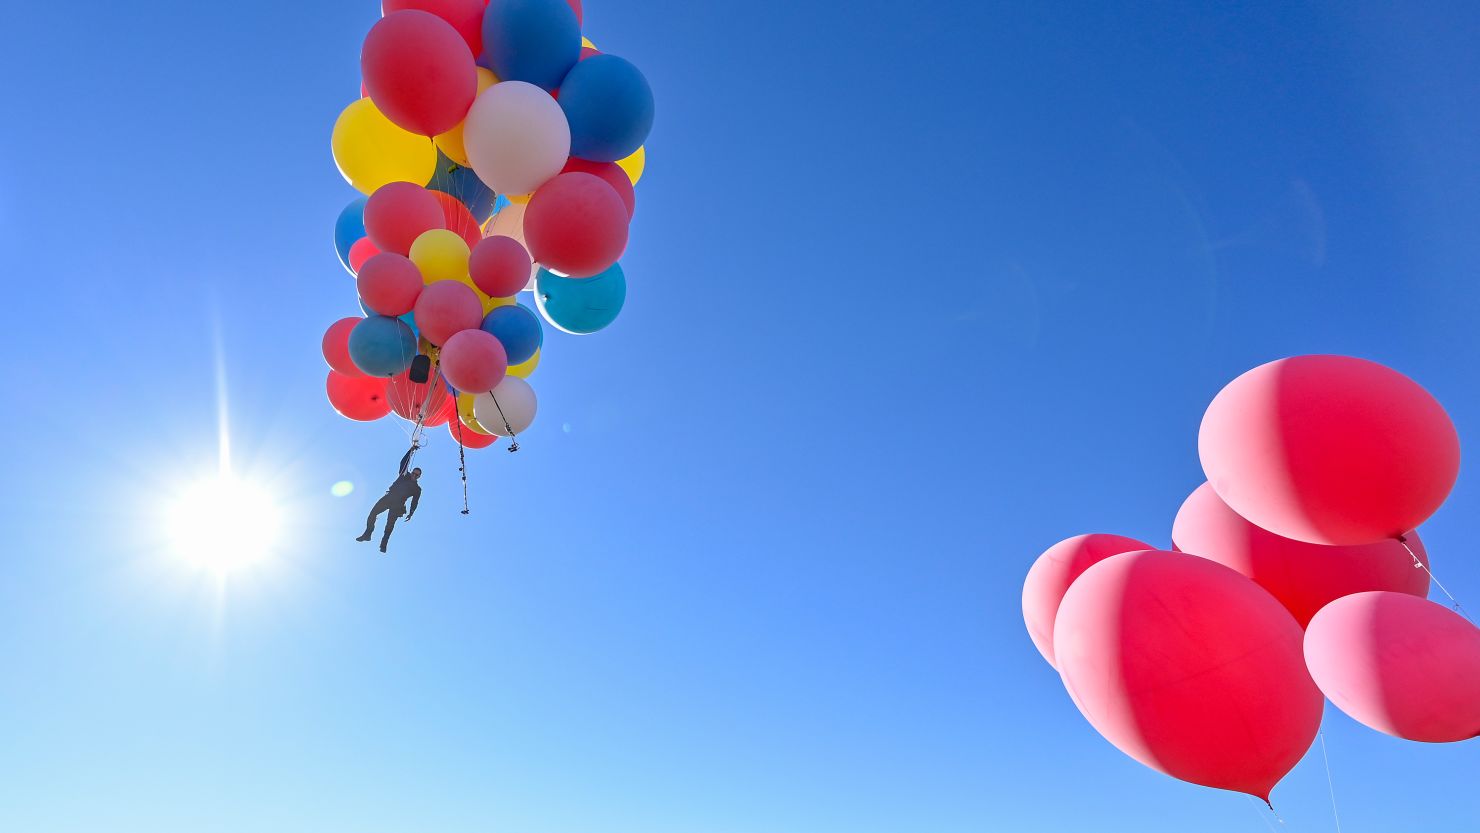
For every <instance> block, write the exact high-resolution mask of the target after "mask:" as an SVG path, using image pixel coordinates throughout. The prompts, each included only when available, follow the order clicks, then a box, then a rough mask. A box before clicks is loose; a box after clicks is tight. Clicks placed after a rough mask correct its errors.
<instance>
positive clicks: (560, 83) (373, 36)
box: [323, 0, 653, 448]
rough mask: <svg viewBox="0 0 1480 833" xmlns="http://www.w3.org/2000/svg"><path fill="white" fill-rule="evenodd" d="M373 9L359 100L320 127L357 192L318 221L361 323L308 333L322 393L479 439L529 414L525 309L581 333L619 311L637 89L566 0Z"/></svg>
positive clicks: (640, 140) (501, 432) (640, 150)
mask: <svg viewBox="0 0 1480 833" xmlns="http://www.w3.org/2000/svg"><path fill="white" fill-rule="evenodd" d="M382 8H383V13H384V14H383V16H382V17H381V19H380V20H379V21H378V22H377V23H376V24H375V25H374V26H373V27H371V29H370V32H369V34H368V35H367V36H366V38H365V43H364V47H363V49H362V50H361V53H360V68H361V72H362V75H363V78H364V85H363V87H362V90H361V97H360V99H359V100H357V101H355V102H353V103H352V104H350V105H349V106H348V107H346V108H345V109H344V111H343V112H342V113H340V115H339V119H338V121H336V122H335V124H334V133H333V140H332V147H333V153H334V161H335V163H336V164H337V165H338V167H339V171H340V173H341V174H343V176H344V178H345V179H346V180H347V181H348V182H349V183H350V184H351V185H353V186H354V187H355V188H356V189H358V190H359V191H361V192H362V193H363V195H364V196H361V197H360V198H358V199H356V200H354V201H353V202H351V203H350V204H349V205H348V206H347V207H346V208H345V209H344V211H343V212H341V214H340V216H339V220H338V222H337V223H336V224H335V228H334V244H335V248H336V250H337V251H338V253H339V258H340V261H341V262H342V263H343V264H344V267H345V268H346V269H347V270H349V272H350V274H351V275H353V276H354V277H355V284H356V288H357V290H358V293H359V299H360V307H361V309H362V311H363V312H364V316H363V317H352V318H345V319H341V320H339V321H336V322H335V323H334V324H333V325H331V326H330V327H329V329H328V331H327V332H326V333H325V334H324V339H323V351H324V358H325V359H326V360H327V361H328V363H329V367H330V368H331V369H330V372H329V378H328V382H327V391H328V396H329V402H330V403H331V404H332V405H333V406H334V408H335V410H337V411H338V412H339V413H340V414H342V415H344V416H346V417H348V418H350V419H354V420H362V421H369V420H375V419H379V418H381V417H383V416H386V415H387V414H389V413H391V412H394V413H396V414H397V415H399V416H401V417H402V418H404V419H408V420H411V421H413V422H418V423H419V424H422V425H427V426H437V425H441V424H443V423H446V424H447V425H448V426H449V430H450V431H452V433H453V434H454V436H455V437H457V438H458V439H459V441H460V442H461V443H462V444H463V445H467V446H471V447H474V448H480V447H485V446H487V445H491V444H492V443H493V442H494V441H495V440H496V437H497V436H511V437H512V436H513V435H515V434H517V433H518V432H520V431H523V430H524V429H525V428H527V427H528V426H529V424H530V423H531V422H532V421H533V419H534V415H535V408H536V400H535V395H534V390H533V389H532V388H531V387H530V386H529V383H528V382H526V381H525V379H526V378H527V377H528V376H529V375H530V374H531V373H532V372H533V371H534V369H535V367H536V366H538V364H539V361H540V349H541V346H542V344H543V339H544V332H543V327H542V325H541V323H540V317H541V316H542V317H543V318H544V320H545V321H546V322H548V323H549V324H550V325H551V326H553V327H555V328H557V329H559V330H562V331H564V332H568V333H575V334H588V333H594V332H596V331H598V330H600V329H602V328H604V327H606V326H607V325H609V324H611V323H612V321H613V320H615V319H616V317H617V314H618V313H619V312H620V311H621V309H622V304H623V302H624V300H625V299H626V292H627V282H626V277H625V275H624V273H623V272H622V267H621V266H620V265H619V264H618V263H617V260H618V258H620V257H621V256H622V254H623V252H624V251H625V250H626V247H627V236H628V226H629V224H630V222H631V220H632V215H633V211H634V209H635V206H636V198H635V193H634V187H633V186H635V185H636V183H637V181H638V180H639V179H640V178H641V176H642V172H643V169H644V167H645V165H646V152H645V150H644V142H645V141H646V139H647V136H648V133H649V131H650V130H651V129H652V124H653V96H652V91H651V89H650V88H649V87H648V83H647V80H646V79H645V78H644V77H643V75H642V73H641V72H639V71H638V70H637V68H636V67H635V66H633V65H632V64H631V63H629V62H627V61H626V60H624V59H622V58H619V57H617V56H615V55H610V54H605V53H602V52H600V51H598V50H597V49H596V47H595V46H594V45H593V44H592V43H591V41H589V40H587V39H586V38H584V37H583V36H582V34H581V16H582V12H581V3H580V0H384V2H383V5H382ZM521 291H531V292H532V293H533V295H534V306H535V308H536V309H538V311H539V315H538V316H537V315H536V314H535V312H534V311H533V310H531V309H530V308H529V307H528V306H526V305H524V304H520V303H518V302H517V300H516V296H517V295H518V293H519V292H521ZM419 357H425V358H424V359H419ZM428 366H429V367H431V368H435V369H434V370H431V371H428V370H427V369H426V368H427V367H428Z"/></svg>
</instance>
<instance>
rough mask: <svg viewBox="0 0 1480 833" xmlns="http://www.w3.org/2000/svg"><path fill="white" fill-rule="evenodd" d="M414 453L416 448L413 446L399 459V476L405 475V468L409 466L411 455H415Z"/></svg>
mask: <svg viewBox="0 0 1480 833" xmlns="http://www.w3.org/2000/svg"><path fill="white" fill-rule="evenodd" d="M415 453H416V446H414V445H413V446H411V448H409V449H407V450H406V456H405V457H402V458H401V471H400V474H405V473H406V468H407V467H408V466H410V465H411V455H412V454H415Z"/></svg>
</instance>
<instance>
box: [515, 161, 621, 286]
mask: <svg viewBox="0 0 1480 833" xmlns="http://www.w3.org/2000/svg"><path fill="white" fill-rule="evenodd" d="M627 222H628V216H627V205H626V204H625V203H623V202H622V197H621V196H620V195H619V194H618V193H617V192H616V189H614V188H612V186H611V185H609V184H607V182H606V180H604V179H602V178H601V177H599V176H596V175H594V174H588V173H582V172H580V171H575V172H572V173H568V174H560V175H559V176H557V177H555V178H554V179H551V180H550V181H549V182H546V183H545V184H544V185H541V186H540V187H539V189H538V190H536V191H535V192H534V196H533V197H531V198H530V200H529V206H528V208H526V209H525V211H524V240H525V242H527V243H528V244H529V254H530V256H532V257H533V258H534V259H535V261H536V262H538V263H539V264H540V265H541V266H545V267H548V268H550V269H554V270H556V271H558V272H562V273H564V274H566V275H569V276H571V277H575V278H589V277H591V276H592V275H598V274H600V273H602V272H604V271H606V270H607V269H608V268H610V267H611V265H612V264H613V263H616V262H617V258H619V257H621V256H622V252H623V251H625V250H626V248H627Z"/></svg>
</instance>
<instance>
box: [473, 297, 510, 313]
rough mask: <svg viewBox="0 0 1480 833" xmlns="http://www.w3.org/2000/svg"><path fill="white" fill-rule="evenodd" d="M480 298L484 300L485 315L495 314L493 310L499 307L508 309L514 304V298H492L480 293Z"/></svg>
mask: <svg viewBox="0 0 1480 833" xmlns="http://www.w3.org/2000/svg"><path fill="white" fill-rule="evenodd" d="M479 296H480V297H481V298H483V314H484V315H487V314H488V313H490V312H493V310H494V309H495V308H497V307H507V306H509V305H510V304H513V303H514V299H513V298H490V297H488V296H487V295H483V294H482V293H479Z"/></svg>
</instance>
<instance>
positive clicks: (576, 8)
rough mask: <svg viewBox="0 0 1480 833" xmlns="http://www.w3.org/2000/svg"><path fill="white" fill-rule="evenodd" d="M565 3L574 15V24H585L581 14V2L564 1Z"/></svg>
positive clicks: (577, 0) (576, 0)
mask: <svg viewBox="0 0 1480 833" xmlns="http://www.w3.org/2000/svg"><path fill="white" fill-rule="evenodd" d="M565 2H566V3H567V4H568V5H569V6H570V10H571V11H573V12H575V13H576V22H577V23H585V22H586V21H585V18H584V17H583V15H582V13H581V0H565Z"/></svg>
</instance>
